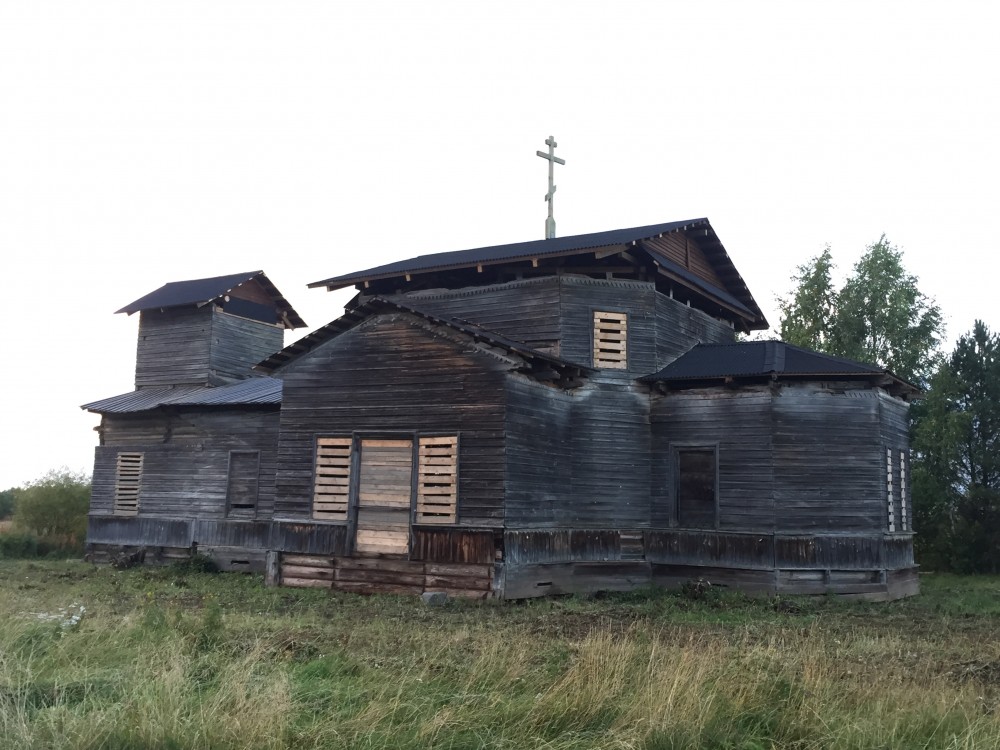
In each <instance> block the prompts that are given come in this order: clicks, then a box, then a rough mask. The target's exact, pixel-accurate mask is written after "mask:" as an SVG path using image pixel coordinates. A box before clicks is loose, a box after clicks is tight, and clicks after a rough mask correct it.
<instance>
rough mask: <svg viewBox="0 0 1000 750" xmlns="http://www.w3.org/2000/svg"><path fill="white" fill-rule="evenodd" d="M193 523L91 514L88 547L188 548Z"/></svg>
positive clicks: (188, 521)
mask: <svg viewBox="0 0 1000 750" xmlns="http://www.w3.org/2000/svg"><path fill="white" fill-rule="evenodd" d="M193 526H194V521H192V520H188V519H179V518H142V517H120V516H96V515H91V516H90V517H89V518H88V519H87V543H88V544H112V545H135V546H138V547H144V546H150V547H153V546H158V547H190V546H191V540H192V537H193Z"/></svg>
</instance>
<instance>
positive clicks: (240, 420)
mask: <svg viewBox="0 0 1000 750" xmlns="http://www.w3.org/2000/svg"><path fill="white" fill-rule="evenodd" d="M100 432H101V442H102V445H101V446H100V447H98V448H97V450H96V453H95V460H94V483H93V488H92V495H91V513H93V514H102V513H106V514H112V513H113V512H114V479H115V466H116V462H117V455H118V453H119V452H123V451H124V452H141V453H142V455H143V460H142V478H141V486H140V490H139V511H138V512H139V515H140V516H147V517H148V516H159V517H180V518H214V519H221V518H224V517H225V515H226V500H227V490H228V484H229V470H230V469H229V464H230V451H255V452H259V464H258V476H257V495H256V498H257V506H256V509H255V511H254V518H256V519H267V518H270V517H271V513H272V509H273V505H274V477H275V471H276V468H277V467H276V461H277V443H278V410H277V406H261V407H257V408H240V409H205V410H197V409H192V408H188V409H184V410H170V411H165V410H155V411H150V412H143V413H139V414H120V415H119V414H116V415H112V414H107V415H105V416H104V418H103V419H102V422H101V427H100Z"/></svg>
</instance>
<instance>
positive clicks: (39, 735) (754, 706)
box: [0, 563, 1000, 750]
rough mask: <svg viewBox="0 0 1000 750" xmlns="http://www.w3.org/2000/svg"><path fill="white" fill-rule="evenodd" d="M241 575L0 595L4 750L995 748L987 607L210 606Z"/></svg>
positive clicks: (117, 580) (626, 602) (998, 671)
mask: <svg viewBox="0 0 1000 750" xmlns="http://www.w3.org/2000/svg"><path fill="white" fill-rule="evenodd" d="M20 565H21V567H20V568H18V569H17V574H16V575H12V576H10V577H9V578H8V579H6V580H0V584H9V583H12V582H14V581H20V580H25V579H26V577H25V576H24V575H23V573H24V571H25V570H26V568H25V567H24V566H25V565H28V563H21V564H20ZM46 570H49V569H44V568H43V569H40V572H37V575H38V576H39V577H40V578H43V577H44V575H43V574H44V573H45V572H46ZM0 571H2V568H0ZM62 574H63V573H62V572H60V573H59V575H62ZM95 579H96V580H95ZM246 580H247V579H237V578H233V577H230V576H201V575H197V574H186V575H185V578H184V579H180V580H179V579H177V577H176V576H174V575H172V574H164V575H163V576H162V578H161V579H159V581H158V582H157V586H158V588H157V587H156V586H154V585H153V583H154V580H153V579H150V578H148V577H145V578H144V577H143V574H142V573H140V572H136V573H133V572H132V571H130V572H128V573H116V574H112V573H111V572H109V571H100V572H98V573H95V574H93V576H92V577H91V578H89V579H88V580H86V581H85V582H84V583H83V584H80V582H79V581H70V582H69V585H67V586H66V587H65V592H67V593H68V592H69V591H71V590H72V591H73V592H74V594H75V595H80V594H81V593H83V595H85V596H87V597H89V600H90V603H89V604H88V607H87V615H86V616H85V617H84V619H83V621H82V622H81V623H80V624H79V625H77V626H71V627H64V626H63V625H62V624H61V623H59V622H48V621H40V620H39V619H38V618H37V615H36V613H34V612H33V610H32V609H31V606H32V604H33V603H35V602H38V603H39V604H43V605H46V604H47V605H48V606H49V607H50V608H51V601H52V600H51V597H52V588H51V587H50V588H48V589H44V590H43V589H39V590H38V591H37V592H36V591H34V590H31V589H27V590H22V589H19V588H17V586H10V587H4V588H0V604H2V605H14V606H13V608H12V609H4V608H0V613H2V614H0V747H3V748H11V750H21V749H24V750H27V749H28V748H31V749H32V750H34V748H53V749H54V748H60V749H61V748H95V749H96V748H115V749H117V748H122V749H124V748H140V749H141V748H221V749H222V750H227V749H229V748H234V749H235V748H455V749H457V748H478V747H489V748H549V749H550V750H564V749H565V750H568V749H569V748H646V749H648V750H654V749H660V748H664V749H665V748H670V749H680V748H742V749H743V750H755V749H760V748H786V747H787V748H816V749H819V748H832V749H834V750H836V749H838V748H844V749H847V748H859V749H860V748H907V749H909V748H994V747H1000V711H997V708H998V700H1000V645H998V643H997V640H996V638H995V637H992V638H991V637H990V635H989V634H990V633H992V632H993V628H992V626H993V625H994V624H995V621H994V620H993V619H992V618H991V617H987V618H986V619H984V620H982V621H979V620H975V618H972V619H970V618H968V617H966V618H964V619H963V622H965V624H966V627H969V623H970V622H973V623H974V624H975V625H976V628H974V629H972V630H970V631H969V632H964V633H963V631H962V629H961V627H957V626H958V621H954V622H952V621H951V620H948V619H947V617H946V616H943V618H944V619H942V620H941V621H937V620H934V621H927V620H924V621H922V622H920V623H916V622H914V625H913V627H912V628H910V629H905V627H906V626H905V625H901V626H900V627H898V628H897V626H896V625H891V626H886V625H885V624H884V623H883V622H882V619H883V618H884V617H887V616H891V615H892V613H893V612H895V610H893V609H891V608H885V609H877V608H875V609H869V608H867V607H862V606H859V607H843V608H836V607H835V608H833V609H831V610H830V611H829V612H827V611H824V612H822V616H818V617H813V616H809V617H800V616H788V617H784V616H782V617H779V618H776V619H775V618H773V617H772V618H771V619H768V618H767V617H766V615H767V612H768V610H767V608H766V605H756V604H749V605H740V604H738V603H737V602H735V601H734V602H733V604H732V606H733V607H736V606H746V607H748V608H751V609H752V608H753V607H758V609H757V611H758V612H759V613H760V615H761V617H760V619H759V621H755V622H747V623H743V624H732V623H731V622H728V621H727V619H726V617H724V616H723V615H726V614H732V612H731V610H730V608H729V606H728V605H726V607H724V608H723V609H721V610H719V612H718V613H715V614H713V612H712V610H711V609H709V608H706V609H703V610H696V612H701V615H702V620H701V622H698V623H691V622H687V621H685V622H683V623H678V622H676V619H675V618H674V617H672V616H671V615H670V614H669V612H668V611H667V610H668V608H669V606H670V605H671V602H672V600H670V599H664V600H663V601H660V602H655V605H656V606H655V607H652V609H656V610H657V611H658V612H659V613H658V614H656V615H650V614H648V611H649V610H650V609H651V606H650V601H645V602H644V601H641V600H639V599H638V598H633V599H628V598H620V599H618V600H611V601H609V602H608V603H607V604H602V603H600V602H598V603H582V604H578V603H574V602H572V601H570V602H566V603H563V604H560V603H558V602H549V603H537V604H531V605H525V606H521V607H516V606H512V605H506V606H476V605H471V604H465V603H456V604H454V605H451V606H449V607H446V608H444V609H443V610H438V611H433V612H432V611H431V610H427V609H425V608H423V607H422V606H421V605H420V604H419V603H418V602H416V601H413V600H406V599H398V600H397V599H393V598H382V599H380V598H371V599H362V598H355V597H336V598H335V597H316V596H315V595H314V592H288V591H267V592H263V591H262V592H260V593H259V594H258V595H255V596H257V598H256V599H255V600H253V601H245V599H246V597H241V596H234V597H232V598H227V589H228V588H229V587H234V588H236V589H237V590H238V589H240V587H242V586H244V585H245V581H246ZM50 582H51V581H50ZM131 583H140V584H142V585H139V586H135V587H134V588H135V590H134V591H132V590H131V589H129V584H131ZM19 585H25V584H19ZM28 585H30V580H29V584H28ZM53 585H54V586H56V587H57V588H58V585H59V584H58V583H55V584H53ZM81 590H82V591H81ZM677 605H678V609H679V610H680V611H683V612H685V613H687V614H688V616H689V619H690V615H691V610H690V609H687V608H686V605H683V604H682V603H681V602H678V603H677ZM908 606H912V605H908ZM635 612H640V613H642V614H641V616H639V617H637V618H634V619H633V621H632V622H631V624H623V621H624V620H625V619H627V616H628V615H630V614H634V613H635ZM911 619H913V618H911ZM939 626H940V627H939ZM949 632H951V633H952V637H951V639H950V640H948V641H945V640H942V634H947V633H949Z"/></svg>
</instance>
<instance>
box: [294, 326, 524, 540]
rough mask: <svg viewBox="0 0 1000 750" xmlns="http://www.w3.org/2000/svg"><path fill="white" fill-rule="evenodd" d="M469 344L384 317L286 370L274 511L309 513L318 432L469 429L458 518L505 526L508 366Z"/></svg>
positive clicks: (387, 433)
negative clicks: (387, 356) (506, 391)
mask: <svg viewBox="0 0 1000 750" xmlns="http://www.w3.org/2000/svg"><path fill="white" fill-rule="evenodd" d="M469 348H470V344H469V342H468V341H467V340H463V339H462V338H461V337H460V336H458V335H452V334H450V333H448V332H447V331H442V330H440V329H437V330H435V329H432V328H431V327H429V326H428V325H427V324H426V322H424V321H421V320H420V319H418V318H415V317H413V316H410V315H405V314H400V315H390V316H378V317H375V318H371V319H369V320H368V321H366V322H364V323H362V324H361V325H359V326H358V327H356V328H354V329H352V330H350V331H348V332H346V333H344V334H342V335H340V336H338V337H337V338H335V339H333V340H332V341H330V342H327V343H326V344H324V345H323V346H321V347H319V348H318V349H317V350H315V351H313V352H312V353H310V355H309V356H306V357H303V358H302V359H300V360H299V361H297V362H294V363H292V364H291V365H289V366H287V367H286V368H285V370H284V371H283V373H284V374H283V378H284V384H285V385H284V388H285V390H284V396H283V401H282V409H281V431H280V437H279V443H278V458H279V463H280V468H279V470H278V475H277V483H276V499H275V515H276V516H278V517H281V518H288V519H309V518H311V515H312V494H313V474H314V472H313V457H314V451H315V444H316V438H317V437H320V436H324V435H331V436H337V435H346V436H351V435H353V434H354V433H367V434H369V435H382V436H387V437H388V436H400V437H406V436H409V437H411V438H412V437H413V436H414V435H415V434H416V433H417V432H422V433H431V434H433V433H439V434H460V435H461V442H460V456H459V466H460V467H461V473H460V476H459V489H458V494H459V498H460V501H459V503H460V508H459V518H458V523H459V524H460V525H471V526H491V527H492V526H500V525H502V523H503V512H504V507H503V505H504V486H503V479H504V463H503V455H504V415H503V408H504V406H503V394H504V370H505V369H506V368H505V366H504V363H503V362H502V360H501V359H500V358H499V357H498V356H497V355H492V354H490V353H489V352H487V351H481V350H479V349H476V348H474V347H473V350H472V352H471V353H469V352H468V350H469ZM386 351H391V352H393V356H392V357H389V358H386V357H385V352H386Z"/></svg>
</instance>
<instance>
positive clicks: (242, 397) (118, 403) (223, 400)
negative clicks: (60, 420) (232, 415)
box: [80, 377, 282, 414]
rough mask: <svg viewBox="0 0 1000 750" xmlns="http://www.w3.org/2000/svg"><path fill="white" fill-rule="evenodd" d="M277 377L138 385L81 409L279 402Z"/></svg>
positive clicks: (124, 411)
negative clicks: (217, 383) (221, 382)
mask: <svg viewBox="0 0 1000 750" xmlns="http://www.w3.org/2000/svg"><path fill="white" fill-rule="evenodd" d="M281 386H282V382H281V380H279V379H277V378H267V377H259V378H250V379H248V380H241V381H239V382H237V383H232V384H230V385H220V386H205V385H189V386H164V387H162V388H142V389H140V390H138V391H131V392H129V393H123V394H122V395H120V396H112V397H111V398H105V399H101V400H100V401H94V402H92V403H89V404H84V405H83V406H81V407H80V408H81V409H86V410H87V411H92V412H95V413H97V414H129V413H132V412H140V411H149V410H151V409H158V408H159V407H161V406H246V405H252V404H280V403H281Z"/></svg>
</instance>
